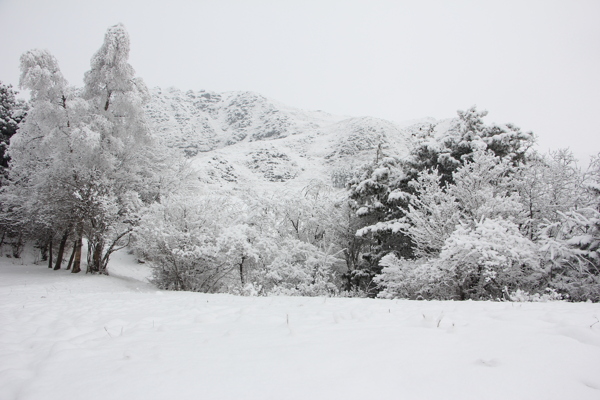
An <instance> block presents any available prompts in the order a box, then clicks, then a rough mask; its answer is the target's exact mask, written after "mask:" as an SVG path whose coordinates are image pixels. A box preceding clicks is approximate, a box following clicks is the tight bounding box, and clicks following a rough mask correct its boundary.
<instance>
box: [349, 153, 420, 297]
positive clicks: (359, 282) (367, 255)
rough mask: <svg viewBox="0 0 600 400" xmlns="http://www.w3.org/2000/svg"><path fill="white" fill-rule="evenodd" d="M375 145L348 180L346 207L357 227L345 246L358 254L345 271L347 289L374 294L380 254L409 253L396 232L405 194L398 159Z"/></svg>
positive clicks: (402, 175)
mask: <svg viewBox="0 0 600 400" xmlns="http://www.w3.org/2000/svg"><path fill="white" fill-rule="evenodd" d="M380 150H381V149H378V152H377V157H376V159H375V161H374V162H372V163H370V164H367V165H365V166H363V167H362V168H361V171H360V173H359V174H357V176H358V177H357V178H354V179H352V180H350V182H349V183H348V189H349V198H350V202H349V207H350V209H351V210H352V212H353V218H354V220H353V221H352V223H351V224H352V225H353V226H354V227H355V228H357V230H356V236H357V237H358V238H360V239H359V240H356V239H354V238H353V239H351V240H348V242H347V246H348V248H349V249H350V250H351V252H352V253H360V255H359V257H356V258H355V261H354V262H353V263H352V264H350V265H349V268H348V269H349V270H348V271H347V273H346V275H345V279H346V287H345V289H346V290H348V291H356V290H358V291H363V292H366V293H367V294H368V295H375V294H376V292H375V291H374V289H375V285H374V283H373V277H374V276H375V275H377V274H378V273H379V272H380V271H381V267H380V266H379V265H378V263H379V260H380V259H381V257H382V256H383V255H385V254H386V253H387V252H389V251H391V250H396V251H398V252H399V253H402V255H407V254H406V251H407V250H408V252H409V253H410V251H411V250H410V245H409V243H408V239H407V238H406V237H405V236H403V235H401V234H399V233H400V232H401V228H402V224H401V223H399V221H398V218H399V217H400V216H401V209H400V208H399V206H400V205H404V204H406V201H407V199H408V196H407V195H406V193H404V192H403V191H402V190H398V188H400V187H401V186H402V181H403V179H404V178H405V175H404V172H403V170H402V167H401V162H400V160H399V159H398V158H396V157H388V156H385V155H384V154H381V152H380Z"/></svg>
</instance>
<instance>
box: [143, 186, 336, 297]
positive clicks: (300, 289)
mask: <svg viewBox="0 0 600 400" xmlns="http://www.w3.org/2000/svg"><path fill="white" fill-rule="evenodd" d="M303 194H304V195H301V196H297V194H294V195H291V194H289V193H288V194H286V195H285V196H283V197H282V198H272V197H270V198H267V197H262V196H257V195H256V194H252V195H251V196H250V195H248V194H245V193H237V194H235V193H230V192H228V193H221V194H211V195H208V194H204V195H198V194H194V195H175V196H171V197H167V198H164V199H163V200H161V202H160V203H156V204H153V205H152V206H150V207H148V208H147V209H146V210H145V212H144V213H143V215H142V217H141V220H140V222H139V224H138V227H137V228H136V230H135V235H134V237H135V240H134V247H135V248H136V251H137V253H138V255H139V256H140V257H141V258H143V259H144V260H146V261H147V262H149V263H151V264H152V265H153V267H154V270H155V283H156V284H157V285H158V286H159V287H161V288H165V289H172V290H191V291H201V292H228V293H236V294H254V295H270V294H285V295H305V296H316V295H331V294H335V293H337V291H338V289H337V286H336V284H335V282H336V279H337V276H336V268H335V267H336V264H339V263H340V260H339V259H338V258H337V254H336V253H339V250H337V249H336V246H335V244H334V243H333V232H332V230H331V229H330V225H329V224H328V221H330V218H333V215H331V212H330V213H329V217H327V215H326V213H325V209H326V208H327V207H329V206H330V204H329V203H328V202H327V201H324V197H326V195H325V194H324V193H323V192H322V191H319V190H317V188H316V187H314V185H313V186H312V187H309V188H307V189H306V190H305V191H304V192H303Z"/></svg>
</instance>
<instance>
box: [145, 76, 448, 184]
mask: <svg viewBox="0 0 600 400" xmlns="http://www.w3.org/2000/svg"><path fill="white" fill-rule="evenodd" d="M151 95H152V100H151V102H150V103H149V104H148V106H147V115H148V116H149V118H150V121H151V123H152V125H153V128H154V131H155V132H156V134H157V135H158V137H159V138H160V140H162V141H163V143H164V144H166V145H167V146H169V147H173V148H177V149H181V151H182V152H183V153H184V154H185V155H186V156H187V157H190V158H192V160H193V163H194V165H195V166H196V167H197V168H198V169H199V170H200V171H201V179H203V180H204V181H205V182H206V183H213V184H218V185H221V186H223V185H232V184H235V185H251V186H254V187H265V189H267V188H268V187H269V186H272V185H273V184H274V183H277V184H278V185H277V187H280V186H281V183H285V185H286V186H305V185H306V184H308V183H309V182H310V181H311V180H314V179H318V180H321V181H324V182H330V183H331V182H332V181H333V182H334V183H337V184H338V185H339V186H341V184H342V183H343V182H340V177H342V178H343V176H344V174H347V172H348V171H351V170H352V169H355V168H356V167H358V166H360V165H361V164H363V163H365V162H368V161H370V160H372V159H373V158H374V157H375V156H376V152H377V149H378V148H379V147H380V148H381V149H382V150H383V152H384V153H386V152H387V153H391V154H395V155H400V156H403V155H406V154H408V152H409V149H410V147H411V145H412V143H413V142H414V138H415V137H416V136H418V134H419V133H421V132H423V130H424V129H425V130H428V129H432V128H434V129H435V128H436V126H437V125H439V124H438V122H437V121H435V120H433V119H431V118H426V119H423V120H415V121H411V122H410V123H408V124H405V125H404V126H401V125H399V124H396V123H394V122H390V121H386V120H382V119H378V118H372V117H359V118H351V117H342V116H335V115H331V114H328V113H325V112H322V111H304V110H300V109H296V108H293V107H288V106H286V105H283V104H280V103H278V102H276V101H272V100H270V99H267V98H265V97H264V96H261V95H260V94H257V93H252V92H227V93H214V92H206V91H199V92H195V91H191V90H189V91H187V92H183V91H180V90H178V89H173V88H171V89H160V88H155V89H153V90H152V91H151ZM443 125H444V124H443ZM342 180H343V179H342Z"/></svg>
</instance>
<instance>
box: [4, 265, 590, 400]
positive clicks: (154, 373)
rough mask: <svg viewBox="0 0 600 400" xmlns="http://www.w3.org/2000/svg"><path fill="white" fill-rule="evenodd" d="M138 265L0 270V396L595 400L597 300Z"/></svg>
mask: <svg viewBox="0 0 600 400" xmlns="http://www.w3.org/2000/svg"><path fill="white" fill-rule="evenodd" d="M125 264H126V263H124V264H123V265H125ZM128 268H129V269H128ZM135 268H138V269H139V267H135V266H134V264H130V266H129V267H127V268H124V267H122V268H120V269H115V270H114V271H113V272H114V273H115V275H119V276H121V277H116V276H111V277H105V276H90V275H85V274H79V275H72V274H69V273H68V272H66V271H52V270H48V269H47V268H44V267H43V266H41V265H15V264H11V263H10V262H7V261H2V263H0V399H1V400H11V399H19V400H29V399H36V400H37V399H40V400H41V399H44V400H59V399H60V400H65V399H86V400H96V399H98V400H100V399H101V400H111V399H123V400H125V399H127V400H133V399H143V400H151V399H277V400H283V399H310V400H315V399H361V400H362V399H366V398H373V397H375V398H381V399H461V400H466V399H477V400H480V399H512V400H514V399H543V400H550V399H561V400H564V399H599V398H600V323H599V322H598V319H599V318H600V305H599V304H589V303H584V304H570V303H563V302H558V303H491V302H415V301H390V300H373V299H341V298H337V299H332V298H327V299H325V298H301V297H273V298H256V297H235V296H230V295H207V294H199V293H185V292H165V291H158V290H156V289H154V288H153V287H152V286H150V285H148V284H145V283H142V282H140V281H137V280H133V279H131V278H128V279H125V278H122V276H130V277H131V276H133V277H138V278H139V277H140V276H142V275H143V274H142V273H141V269H139V270H136V269H135Z"/></svg>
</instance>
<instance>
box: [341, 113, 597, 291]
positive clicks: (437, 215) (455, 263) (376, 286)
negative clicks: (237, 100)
mask: <svg viewBox="0 0 600 400" xmlns="http://www.w3.org/2000/svg"><path fill="white" fill-rule="evenodd" d="M485 114H486V113H485V112H479V111H477V110H476V109H475V108H471V109H469V110H467V111H466V112H462V111H459V113H458V116H459V118H458V121H457V123H456V126H455V127H454V128H453V129H451V130H450V131H448V132H447V133H446V134H445V135H443V136H440V135H436V134H435V133H434V130H433V129H432V130H431V131H429V132H425V133H424V134H423V135H422V137H420V138H418V143H417V144H416V145H415V148H414V150H413V151H412V154H411V156H410V157H409V158H408V159H406V160H398V159H397V158H394V157H383V158H381V159H380V160H378V161H377V162H375V163H373V164H372V165H369V166H367V167H366V168H365V169H364V171H363V173H362V174H361V175H360V176H359V177H357V178H355V179H354V180H352V181H351V182H350V185H349V186H350V198H351V200H352V202H353V208H354V209H355V210H356V214H357V218H358V219H359V220H361V221H362V227H360V228H359V229H358V230H357V235H358V236H359V237H362V238H364V239H365V242H364V243H363V246H364V247H363V251H364V252H365V254H364V255H363V257H362V263H359V264H358V265H357V266H356V268H355V269H354V270H352V271H350V278H351V280H352V282H353V283H354V284H355V285H357V286H359V287H361V288H362V289H363V290H366V291H369V293H370V294H372V295H375V294H377V295H378V296H380V297H386V298H398V297H399V298H411V299H420V298H423V299H460V300H464V299H499V298H505V299H510V298H515V296H517V295H516V294H517V293H518V294H519V296H520V298H523V297H524V296H525V297H527V296H530V297H531V298H544V296H545V297H552V298H557V297H563V298H569V299H572V300H575V301H583V300H592V301H600V229H599V228H600V213H599V212H600V190H599V189H600V158H598V157H596V159H594V160H592V163H591V165H590V168H589V170H588V171H587V172H586V173H582V172H581V171H580V170H579V168H578V167H577V165H576V160H575V159H574V158H573V156H572V155H571V154H570V153H569V152H568V151H558V152H555V153H553V154H550V155H548V156H540V155H538V154H536V153H535V152H532V151H531V150H530V148H531V145H532V144H533V136H532V134H529V133H524V132H521V131H520V130H519V129H518V128H516V127H514V126H512V125H506V126H498V125H493V126H486V125H485V124H484V123H483V120H482V119H483V117H484V116H485Z"/></svg>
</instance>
